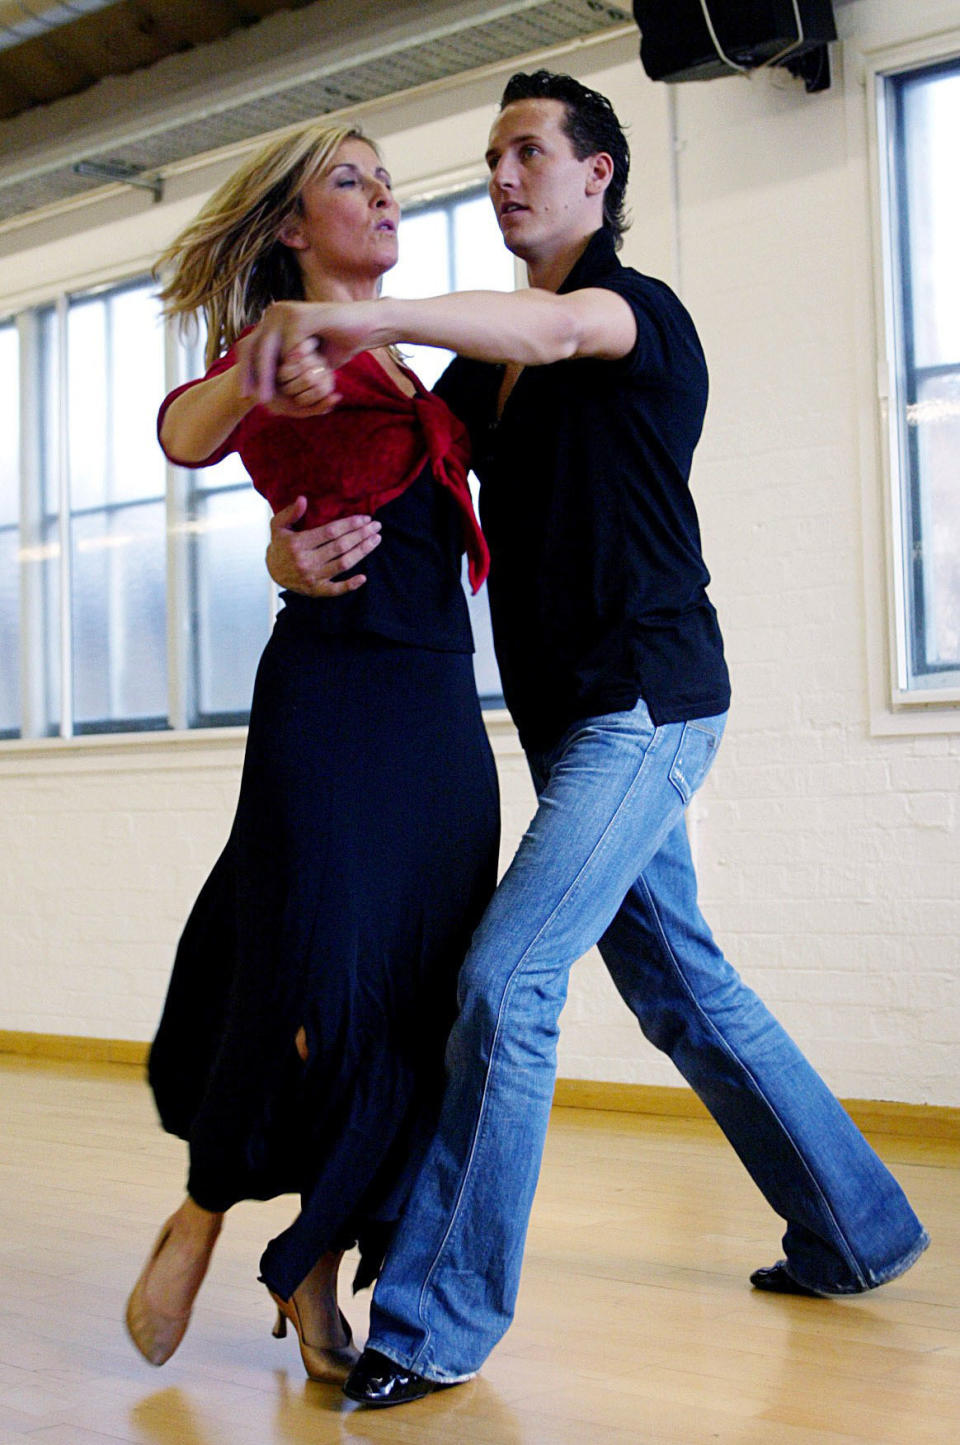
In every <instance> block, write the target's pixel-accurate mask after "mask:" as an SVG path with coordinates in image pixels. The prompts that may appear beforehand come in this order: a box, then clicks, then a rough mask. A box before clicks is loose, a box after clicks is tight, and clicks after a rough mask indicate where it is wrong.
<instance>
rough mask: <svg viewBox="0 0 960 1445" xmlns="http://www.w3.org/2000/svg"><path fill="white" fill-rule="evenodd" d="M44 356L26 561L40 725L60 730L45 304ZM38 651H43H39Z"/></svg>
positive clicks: (53, 372) (40, 324)
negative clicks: (34, 616) (36, 471)
mask: <svg viewBox="0 0 960 1445" xmlns="http://www.w3.org/2000/svg"><path fill="white" fill-rule="evenodd" d="M37 336H38V344H39V352H40V354H39V357H38V358H37V372H38V375H37V385H38V388H39V398H40V401H39V406H38V408H37V411H38V415H37V417H36V418H35V425H36V434H35V437H34V441H35V453H36V456H37V461H38V465H39V468H40V475H39V477H38V478H37V481H36V486H28V488H27V490H26V492H25V496H28V497H31V498H34V497H35V498H36V503H35V506H36V510H35V511H34V512H33V514H32V515H31V516H30V517H29V518H27V519H25V520H26V527H25V531H24V540H25V548H24V553H25V562H24V566H25V567H26V568H27V569H28V576H27V589H26V590H27V592H28V594H29V596H30V597H31V598H32V599H34V603H35V605H36V607H37V611H38V613H39V623H40V625H39V627H37V626H36V621H37V619H34V624H35V625H34V626H33V627H32V628H31V636H32V637H33V638H34V639H37V638H38V637H39V638H40V639H42V641H40V642H39V643H36V642H35V647H34V653H32V654H31V659H30V660H31V668H32V669H33V672H34V677H33V691H34V692H35V693H36V706H37V709H38V717H37V718H36V719H35V720H34V721H35V725H36V730H37V731H39V732H41V733H43V732H46V733H56V732H57V730H58V728H59V726H60V713H61V709H60V539H59V533H58V527H57V518H58V516H59V510H60V497H59V476H60V462H59V450H60V433H59V418H60V409H59V403H58V396H59V385H58V362H57V316H56V312H55V310H54V308H53V307H52V306H45V307H43V308H42V310H41V311H40V312H39V314H38V316H37ZM35 653H41V654H42V655H41V656H36V655H35Z"/></svg>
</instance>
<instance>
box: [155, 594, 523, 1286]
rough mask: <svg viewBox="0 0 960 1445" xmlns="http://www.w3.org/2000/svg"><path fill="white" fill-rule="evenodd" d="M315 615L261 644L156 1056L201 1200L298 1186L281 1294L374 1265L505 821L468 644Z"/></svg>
mask: <svg viewBox="0 0 960 1445" xmlns="http://www.w3.org/2000/svg"><path fill="white" fill-rule="evenodd" d="M310 616H311V613H310V609H309V608H303V607H300V608H297V609H293V608H288V609H287V610H286V611H285V612H283V613H281V615H280V617H279V618H278V621H277V625H276V627H275V629H274V633H273V636H272V638H271V640H270V642H269V643H268V645H267V648H266V651H265V652H264V655H263V658H262V659H261V662H260V667H259V670H258V673H257V681H256V687H255V690H254V698H253V706H252V711H251V717H250V731H249V736H248V740H247V749H246V755H245V759H244V767H243V777H242V781H241V787H240V798H239V803H238V807H237V814H236V818H235V821H234V825H233V829H232V831H231V834H230V838H229V841H228V843H227V846H226V848H225V849H224V852H223V853H222V855H221V857H220V858H219V860H218V862H217V864H216V865H215V867H214V869H213V872H212V874H211V875H210V877H209V878H208V880H207V882H206V884H205V885H204V887H203V890H202V891H201V893H200V896H199V898H198V899H197V902H196V904H195V905H194V908H193V910H192V912H191V914H190V917H189V920H188V922H187V925H186V928H185V929H184V932H183V936H182V938H181V940H180V944H179V947H178V950H177V955H176V960H175V963H174V969H173V976H172V979H171V982H170V988H169V992H168V995H167V1000H166V1004H165V1007H164V1012H163V1016H162V1019H161V1022H160V1026H159V1030H158V1033H157V1036H156V1039H155V1041H154V1044H153V1047H152V1050H151V1054H150V1064H149V1077H150V1083H151V1086H152V1088H153V1091H154V1097H155V1099H156V1102H157V1107H158V1110H159V1113H160V1118H161V1121H162V1123H163V1125H164V1127H165V1128H166V1129H167V1130H169V1131H170V1132H171V1133H174V1134H177V1135H179V1136H180V1137H181V1138H184V1139H186V1140H187V1141H188V1143H189V1146H190V1169H189V1177H188V1184H187V1187H188V1191H189V1193H190V1195H191V1197H192V1198H193V1199H194V1200H195V1201H196V1202H197V1203H198V1204H200V1205H201V1206H203V1207H204V1208H206V1209H211V1210H216V1211H221V1210H225V1209H227V1208H229V1207H230V1206H231V1205H232V1204H234V1203H236V1202H237V1201H238V1200H240V1199H267V1198H272V1197H273V1196H275V1195H278V1194H283V1193H287V1192H295V1193H299V1194H300V1196H301V1211H300V1214H299V1216H298V1218H297V1219H296V1220H295V1221H294V1223H293V1224H292V1226H291V1227H290V1229H288V1230H286V1231H285V1232H284V1233H283V1234H282V1235H281V1236H280V1237H279V1238H278V1239H276V1240H274V1241H272V1242H271V1244H270V1245H269V1246H268V1248H267V1251H266V1253H265V1255H264V1257H263V1260H262V1261H261V1268H262V1273H263V1278H264V1279H265V1281H266V1282H267V1283H268V1284H269V1285H270V1287H271V1288H272V1289H274V1290H275V1291H276V1292H277V1293H278V1294H279V1295H281V1296H282V1297H283V1298H288V1297H289V1296H290V1294H292V1292H293V1290H294V1289H295V1288H296V1287H297V1285H298V1284H299V1283H300V1281H301V1280H302V1279H303V1277H304V1276H305V1275H306V1274H307V1273H308V1272H309V1270H310V1269H311V1268H312V1266H313V1264H314V1263H315V1261H316V1260H317V1259H318V1258H319V1256H320V1255H321V1254H322V1253H324V1252H326V1251H328V1250H334V1249H341V1248H348V1247H350V1246H351V1245H352V1244H354V1243H355V1242H356V1243H359V1246H360V1252H361V1266H360V1271H359V1273H358V1277H357V1282H356V1283H357V1287H360V1285H362V1284H365V1283H369V1281H370V1280H371V1279H372V1278H373V1277H375V1275H376V1273H377V1271H378V1269H379V1265H380V1262H381V1260H382V1256H383V1253H384V1250H385V1248H386V1245H387V1243H388V1241H389V1237H390V1233H391V1230H392V1228H393V1226H394V1225H395V1223H396V1220H397V1219H398V1218H399V1215H400V1213H401V1211H402V1208H403V1205H404V1202H405V1199H406V1197H407V1195H408V1193H409V1190H410V1186H411V1183H412V1180H413V1178H414V1176H415V1174H416V1171H417V1169H418V1167H419V1164H420V1162H421V1160H422V1157H423V1153H424V1151H425V1148H426V1146H427V1144H428V1143H429V1140H430V1137H431V1135H432V1132H433V1129H434V1127H435V1125H436V1120H437V1117H438V1114H439V1105H440V1098H441V1094H442V1090H443V1082H444V1067H443V1055H444V1045H445V1040H446V1036H447V1033H448V1032H449V1029H450V1025H451V1023H452V1021H453V1018H454V1015H455V1009H456V979H457V973H458V970H459V967H460V964H461V962H462V960H463V957H464V954H465V953H466V950H467V945H468V943H469V940H470V935H471V933H472V931H473V929H474V927H475V926H476V924H477V922H478V921H479V918H480V915H481V913H482V911H483V909H484V907H485V906H486V903H487V901H488V899H489V897H490V895H491V893H492V891H493V888H494V885H495V881H496V858H497V845H498V835H499V805H498V796H497V782H496V771H495V767H494V763H493V758H492V755H491V753H490V748H489V745H488V743H487V738H486V733H485V730H484V726H483V721H482V717H481V713H480V709H479V705H478V702H477V697H476V690H475V687H474V681H473V668H472V660H471V658H470V657H469V656H468V655H465V654H460V653H445V652H436V651H430V650H427V649H421V648H415V647H409V646H406V645H402V644H397V643H393V642H390V641H387V640H385V639H381V638H378V637H375V636H370V635H360V636H348V637H336V636H330V635H327V634H324V633H321V632H319V631H317V630H316V628H314V627H311V625H310ZM301 1029H302V1030H303V1031H304V1035H302V1036H301V1047H300V1048H299V1049H298V1047H297V1035H298V1032H299V1031H300V1030H301ZM304 1036H305V1043H306V1049H305V1053H306V1058H305V1059H304V1058H303V1057H302V1055H303V1053H304V1049H303V1047H302V1040H303V1037H304Z"/></svg>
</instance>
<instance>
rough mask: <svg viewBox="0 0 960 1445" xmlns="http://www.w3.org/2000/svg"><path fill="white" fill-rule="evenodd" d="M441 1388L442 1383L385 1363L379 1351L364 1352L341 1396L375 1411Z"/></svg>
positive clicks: (415, 1398) (387, 1362)
mask: <svg viewBox="0 0 960 1445" xmlns="http://www.w3.org/2000/svg"><path fill="white" fill-rule="evenodd" d="M445 1389H447V1385H446V1384H445V1383H444V1382H442V1381H440V1380H428V1379H426V1378H425V1377H424V1376H423V1375H415V1374H414V1373H413V1371H412V1370H405V1369H404V1368H403V1366H402V1365H398V1364H395V1363H394V1361H393V1360H388V1359H387V1357H386V1355H381V1353H380V1351H379V1350H364V1352H363V1354H362V1355H361V1356H360V1358H359V1360H358V1361H357V1363H356V1364H355V1365H354V1367H353V1369H352V1370H351V1371H350V1374H349V1376H348V1378H347V1381H346V1384H345V1385H344V1387H343V1393H344V1394H345V1395H346V1396H347V1398H348V1399H350V1400H358V1401H359V1402H360V1404H361V1405H370V1406H372V1407H373V1408H374V1409H375V1410H376V1409H384V1408H385V1407H386V1406H387V1405H406V1404H407V1403H408V1401H410V1400H422V1399H423V1397H424V1395H429V1394H432V1392H433V1391H434V1390H445Z"/></svg>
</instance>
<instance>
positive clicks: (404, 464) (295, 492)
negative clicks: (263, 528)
mask: <svg viewBox="0 0 960 1445" xmlns="http://www.w3.org/2000/svg"><path fill="white" fill-rule="evenodd" d="M235 361H236V353H235V351H234V349H233V348H232V347H231V348H230V350H229V351H228V352H227V353H226V355H225V356H222V357H221V358H220V359H219V360H218V361H215V362H214V363H213V365H212V366H211V367H210V369H209V371H208V372H207V374H206V376H205V377H203V378H202V380H204V381H207V380H209V378H210V377H212V376H218V375H219V374H220V373H221V372H223V371H226V370H228V368H229V367H231V366H232V365H234V363H235ZM404 369H405V371H406V368H404ZM406 374H407V376H409V377H410V380H411V381H412V382H413V383H414V385H415V386H416V395H414V396H412V397H409V396H405V395H404V394H403V392H402V391H401V390H400V388H399V387H398V386H396V385H395V383H394V382H393V381H392V380H391V378H390V376H389V375H388V374H387V372H386V371H385V370H384V368H383V367H382V366H381V365H380V363H379V362H378V361H377V360H376V358H375V357H374V356H371V355H370V353H369V352H365V351H361V352H360V353H359V355H357V356H355V357H353V359H352V360H351V361H348V362H347V364H346V366H343V367H341V368H340V370H339V371H338V372H337V378H336V379H337V391H338V393H339V395H340V398H341V399H340V402H339V403H338V405H337V406H336V407H335V408H334V409H333V411H331V412H327V413H326V415H325V416H305V417H290V416H275V415H274V414H273V413H272V412H271V411H269V410H268V409H267V407H265V406H259V405H258V406H255V407H252V408H251V410H250V411H249V412H247V415H246V416H245V417H244V418H243V420H242V421H241V422H240V423H239V424H238V425H237V426H236V427H235V428H234V430H233V431H232V432H231V433H230V435H229V436H228V437H227V439H226V441H225V442H223V443H222V444H221V445H220V446H219V447H218V448H217V449H216V451H214V452H211V454H210V456H208V457H205V458H204V459H203V461H202V462H183V461H182V460H181V459H180V458H179V457H175V456H173V455H172V454H171V453H170V452H169V451H168V450H167V448H166V447H164V451H165V452H166V454H167V456H168V457H169V458H170V460H171V461H172V462H174V463H175V464H176V465H178V466H194V467H196V466H204V467H207V466H213V465H214V463H215V462H219V461H222V460H223V458H224V457H225V456H228V455H229V453H230V452H233V451H236V452H238V453H239V454H240V459H241V461H242V462H243V464H244V466H245V467H246V469H247V471H248V472H249V473H250V477H251V479H252V481H253V484H254V486H255V487H256V489H257V491H258V492H260V493H261V495H262V496H264V497H266V499H267V501H268V502H269V503H270V505H271V507H272V508H273V510H274V512H279V511H280V510H281V509H282V508H283V507H286V506H288V505H289V504H290V503H291V502H292V501H294V500H295V499H296V498H297V497H300V496H303V497H306V499H307V510H306V513H305V514H304V517H303V520H302V522H301V523H300V525H301V527H318V526H320V525H321V524H322V523H323V522H332V521H334V520H335V519H336V518H337V517H349V516H350V515H351V514H353V513H355V512H356V513H369V514H370V515H371V516H372V515H373V514H374V513H375V512H376V511H377V510H378V508H380V507H382V506H384V505H385V504H386V503H387V502H390V501H392V500H393V498H394V497H399V496H400V493H401V492H404V491H406V489H407V487H409V486H410V484H411V482H414V481H415V480H416V478H417V477H418V476H419V475H420V473H421V472H422V471H423V468H424V466H425V464H427V463H429V465H430V470H431V472H432V474H433V477H434V479H435V480H436V481H437V482H439V484H440V485H441V486H442V487H445V488H446V489H447V491H448V492H450V493H451V495H452V496H453V497H454V499H455V501H456V503H457V506H458V507H459V509H460V515H461V518H462V520H463V534H464V546H465V548H466V552H467V559H468V569H469V575H470V585H471V586H472V588H473V590H474V592H476V591H477V590H478V589H479V588H480V586H481V585H482V583H483V581H484V579H485V577H486V575H487V572H488V570H489V567H490V554H489V552H488V551H487V544H486V541H485V539H484V536H483V533H482V532H481V530H480V524H479V522H478V521H477V518H476V515H475V513H474V510H473V502H472V500H471V497H470V488H469V486H468V484H467V467H468V464H469V461H470V442H469V439H468V436H467V429H466V427H465V426H464V425H463V424H462V423H461V422H460V420H459V419H458V418H457V417H455V416H454V414H453V412H452V411H451V410H450V409H449V407H448V406H447V405H446V404H445V403H444V402H442V401H441V400H440V398H439V397H438V396H434V395H433V393H432V392H429V391H426V390H425V389H424V388H423V386H422V385H421V383H420V382H419V381H418V380H417V378H416V377H415V376H414V374H413V372H411V371H406ZM197 384H198V383H197V382H196V381H188V382H187V383H186V385H184V386H179V387H177V388H176V390H175V391H172V392H171V393H170V395H169V396H168V397H167V398H166V400H165V401H164V403H163V405H162V406H161V408H160V415H159V416H158V418H157V434H158V436H159V432H160V428H161V426H162V425H163V418H164V415H165V414H166V410H167V407H168V406H169V405H170V403H171V402H172V401H173V400H174V399H175V398H176V397H178V396H180V395H181V393H182V392H184V391H186V390H187V389H188V387H191V386H196V385H197ZM162 445H163V444H162V442H161V446H162Z"/></svg>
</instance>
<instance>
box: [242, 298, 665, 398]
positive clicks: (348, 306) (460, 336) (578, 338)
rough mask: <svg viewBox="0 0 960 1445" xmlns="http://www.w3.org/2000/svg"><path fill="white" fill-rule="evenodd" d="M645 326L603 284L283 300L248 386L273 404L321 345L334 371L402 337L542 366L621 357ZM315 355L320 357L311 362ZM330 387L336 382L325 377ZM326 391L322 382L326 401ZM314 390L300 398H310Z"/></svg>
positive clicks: (249, 366)
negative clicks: (562, 289)
mask: <svg viewBox="0 0 960 1445" xmlns="http://www.w3.org/2000/svg"><path fill="white" fill-rule="evenodd" d="M636 337H637V325H636V320H635V318H634V314H633V311H632V310H631V308H630V306H629V305H628V303H627V302H626V301H625V300H624V299H623V297H622V296H619V295H617V294H616V292H613V291H607V290H604V289H603V288H600V287H590V288H588V289H586V290H583V291H573V292H571V293H569V294H568V295H562V296H561V295H556V294H555V293H554V292H552V291H544V290H539V289H537V288H530V289H528V290H525V291H512V292H511V291H460V292H454V293H453V294H451V295H449V296H432V297H427V298H425V299H422V300H413V301H408V300H402V299H398V298H396V297H392V296H390V297H383V298H382V299H380V300H377V301H354V302H342V303H341V302H335V303H314V302H306V301H278V302H275V303H274V304H273V305H272V306H271V307H270V308H269V309H268V310H267V311H266V313H265V314H264V317H263V319H262V321H261V322H260V325H259V327H258V328H257V335H256V338H251V341H252V342H253V344H252V345H250V346H248V348H247V350H246V355H245V357H244V373H243V379H242V385H243V387H244V389H245V390H246V391H247V393H248V395H251V396H255V397H256V398H257V399H258V400H259V401H262V402H269V401H271V400H272V399H273V398H274V397H275V396H276V395H277V394H278V392H279V391H280V389H281V388H283V387H286V386H289V385H291V384H299V381H300V379H301V376H302V373H304V372H305V370H306V367H307V363H308V362H310V364H312V365H314V366H315V365H316V353H315V351H314V350H312V347H313V345H314V343H319V345H320V349H321V351H322V354H323V357H324V359H325V361H326V363H327V365H328V366H329V367H330V368H331V370H334V371H335V370H336V369H337V368H338V367H340V366H343V365H344V364H345V363H346V362H347V361H349V360H350V358H351V357H352V356H356V354H357V353H358V352H359V351H370V350H372V349H373V348H375V347H378V346H392V345H394V344H396V343H399V342H407V343H409V344H411V345H421V346H442V347H444V348H445V349H447V350H449V351H456V352H458V353H459V354H460V355H461V356H469V357H473V358H474V359H475V360H477V361H491V362H515V363H517V364H519V365H521V366H544V365H547V364H548V363H550V362H554V361H564V360H573V359H575V358H579V357H595V358H597V359H599V360H604V361H613V360H617V359H618V358H620V357H622V356H626V355H627V354H628V353H629V352H630V351H631V349H632V348H633V346H634V343H635V341H636ZM311 357H312V361H311ZM322 385H323V386H325V387H329V383H328V382H326V381H324V382H323V383H322ZM322 394H323V393H322V392H320V391H319V389H318V400H319V399H320V396H321V395H322ZM310 398H311V392H310V390H309V387H306V388H303V387H301V391H300V393H299V396H298V400H299V401H300V402H301V403H309V400H310Z"/></svg>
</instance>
